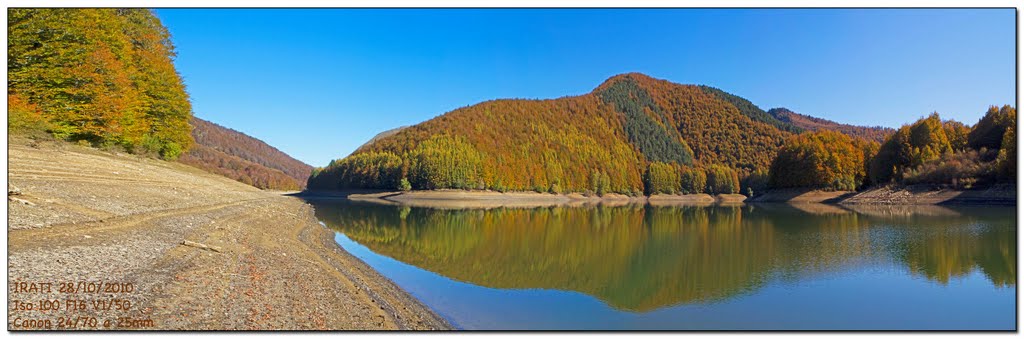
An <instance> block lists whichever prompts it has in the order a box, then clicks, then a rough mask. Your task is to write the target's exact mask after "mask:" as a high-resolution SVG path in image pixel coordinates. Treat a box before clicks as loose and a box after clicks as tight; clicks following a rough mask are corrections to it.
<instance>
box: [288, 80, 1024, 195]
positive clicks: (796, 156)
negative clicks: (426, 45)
mask: <svg viewBox="0 0 1024 339" xmlns="http://www.w3.org/2000/svg"><path fill="white" fill-rule="evenodd" d="M1015 122H1016V109H1015V108H1014V107H1012V106H1003V107H1001V108H1000V107H996V106H993V107H990V108H989V110H988V112H987V113H985V117H984V118H982V120H980V121H979V122H978V123H977V124H975V125H974V126H973V127H970V126H968V125H965V124H963V123H960V122H957V121H950V120H947V121H943V120H941V118H940V117H939V115H938V114H936V113H933V114H931V115H929V116H928V117H927V118H922V119H921V120H918V121H917V122H914V123H913V124H910V125H906V126H903V127H901V128H900V129H899V130H898V131H893V130H887V129H881V128H866V127H857V126H850V125H843V124H838V123H835V122H831V121H828V120H824V119H816V118H812V117H808V116H805V115H799V114H795V113H792V112H789V111H787V110H784V109H775V110H772V111H769V112H765V111H763V110H761V109H760V108H759V107H757V106H756V105H754V104H753V103H751V102H750V101H748V100H746V99H743V98H741V97H739V96H736V95H733V94H730V93H727V92H725V91H722V90H719V89H716V88H712V87H707V86H695V85H680V84H676V83H672V82H668V81H665V80H658V79H654V78H651V77H649V76H646V75H643V74H638V73H629V74H622V75H617V76H614V77H612V78H610V79H608V80H607V81H605V82H604V83H602V84H601V85H599V86H598V87H597V88H596V89H594V90H593V91H592V92H590V93H587V94H584V95H580V96H572V97H563V98H558V99H549V100H521V99H516V100H492V101H487V102H483V103H479V104H476V105H472V106H469V107H464V108H460V109H457V110H454V111H451V112H448V113H445V114H443V115H441V116H438V117H436V118H433V119H430V120H428V121H425V122H423V123H420V124H417V125H414V126H411V127H408V128H405V129H402V130H400V131H397V132H395V133H386V134H384V135H381V136H379V137H376V138H374V139H375V140H374V141H373V142H370V143H367V144H366V145H363V146H362V147H360V148H359V149H358V150H356V151H355V152H353V154H352V155H350V156H348V157H345V158H344V159H338V160H334V161H331V162H330V163H329V164H328V165H327V166H326V167H324V168H317V169H315V170H314V171H313V174H312V175H311V176H310V178H309V180H308V186H309V188H310V189H313V190H333V189H348V188H377V189H399V190H409V189H438V188H456V189H489V190H496V191H506V190H513V191H525V190H531V191H537V192H551V193H564V192H583V193H593V194H598V195H604V194H607V193H621V194H627V195H640V194H657V193H668V194H676V193H709V194H721V193H740V192H742V193H744V194H746V195H748V196H752V195H754V194H756V193H757V192H763V191H764V190H765V189H768V188H791V187H801V188H817V189H825V190H855V189H860V188H864V187H868V186H870V185H875V184H888V183H896V184H919V183H928V184H935V185H946V186H951V187H955V188H958V189H959V188H970V187H975V186H978V185H981V186H984V185H992V184H996V183H1001V182H1012V181H1013V180H1014V178H1015V175H1014V173H1015V172H1016V167H1015V164H1016V160H1015V159H1016V148H1015V147H1014V146H1015V145H1016V141H1015V135H1016V133H1015V132H1014V129H1013V127H1014V126H1015ZM879 140H881V141H883V142H881V143H880V142H878V141H879Z"/></svg>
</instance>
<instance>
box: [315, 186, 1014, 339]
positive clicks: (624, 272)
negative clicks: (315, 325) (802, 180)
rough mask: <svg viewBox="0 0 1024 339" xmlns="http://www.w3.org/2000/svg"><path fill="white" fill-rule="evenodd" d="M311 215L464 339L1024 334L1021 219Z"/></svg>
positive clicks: (765, 208) (561, 212) (712, 210)
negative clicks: (490, 336)
mask: <svg viewBox="0 0 1024 339" xmlns="http://www.w3.org/2000/svg"><path fill="white" fill-rule="evenodd" d="M311 203H313V204H314V205H315V207H316V215H317V217H318V218H319V219H320V220H321V221H322V222H324V223H325V224H326V225H327V226H328V227H330V228H331V229H333V230H335V231H337V236H336V240H337V241H338V243H339V244H341V246H342V247H343V248H345V249H346V250H347V251H349V252H351V253H352V254H354V255H356V256H357V257H359V258H360V259H362V260H363V261H365V262H366V263H367V264H369V265H370V266H372V267H373V268H375V269H376V270H378V271H379V272H381V273H382V274H384V275H385V276H387V277H388V278H390V279H392V280H393V281H395V283H397V284H398V285H399V286H401V287H402V288H404V289H405V290H406V291H409V292H410V293H411V294H413V295H414V296H415V297H417V298H419V299H420V300H421V301H423V302H424V303H425V304H426V305H428V306H430V307H431V308H432V309H434V310H435V311H436V312H438V313H439V314H440V315H442V316H444V317H445V318H447V319H448V320H449V322H451V323H452V324H453V325H455V326H457V327H459V328H464V329H996V330H1013V329H1015V328H1016V325H1015V319H1016V304H1015V302H1016V282H1017V281H1016V276H1017V272H1016V264H1017V251H1016V238H1017V232H1016V216H1015V214H1014V209H1013V208H1001V207H984V208H977V207H975V208H950V207H938V206H918V207H913V206H866V207H853V208H852V210H849V209H844V208H840V207H835V206H826V205H803V206H799V205H782V204H779V205H747V206H734V207H652V206H625V207H552V208H535V209H512V208H498V209H490V210H476V209H464V210H444V209H430V208H416V207H401V206H386V205H377V204H370V203H356V202H348V201H312V202H311Z"/></svg>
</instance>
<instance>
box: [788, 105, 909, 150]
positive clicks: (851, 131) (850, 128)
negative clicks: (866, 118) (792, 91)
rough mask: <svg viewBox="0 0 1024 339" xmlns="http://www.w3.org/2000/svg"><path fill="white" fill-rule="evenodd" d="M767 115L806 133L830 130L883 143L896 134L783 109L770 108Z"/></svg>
mask: <svg viewBox="0 0 1024 339" xmlns="http://www.w3.org/2000/svg"><path fill="white" fill-rule="evenodd" d="M768 114H769V115H771V116H772V117H774V118H775V119H778V120H779V121H781V122H784V123H786V124H789V125H792V126H795V127H798V128H800V129H803V130H808V131H815V132H816V131H821V130H831V131H836V132H839V133H843V134H846V135H849V136H853V137H861V138H864V139H868V140H873V141H877V142H882V141H885V138H886V137H888V136H889V135H892V134H893V133H895V132H896V130H895V129H892V128H888V127H880V126H875V127H865V126H854V125H848V124H842V123H838V122H835V121H832V120H826V119H822V118H815V117H812V116H809V115H805V114H800V113H796V112H793V111H790V110H789V109H786V108H784V107H778V108H772V109H770V110H768Z"/></svg>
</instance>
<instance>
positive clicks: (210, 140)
mask: <svg viewBox="0 0 1024 339" xmlns="http://www.w3.org/2000/svg"><path fill="white" fill-rule="evenodd" d="M191 124H192V125H193V126H195V128H194V129H193V130H192V136H193V138H195V141H196V144H195V146H193V147H192V149H190V150H189V151H188V152H187V153H185V155H183V156H182V157H181V158H180V160H181V162H183V163H186V164H189V165H192V166H195V167H199V168H202V169H205V170H207V171H209V172H213V173H217V174H220V175H223V176H226V177H228V178H232V179H235V180H238V181H241V182H244V183H246V184H250V185H253V186H256V187H258V188H261V189H274V190H298V189H302V188H305V187H306V179H307V178H309V175H310V173H312V171H313V167H312V166H309V165H306V164H305V163H302V162H301V161H298V160H295V158H292V157H291V156H289V155H287V154H285V153H284V152H281V151H279V150H278V149H277V148H274V147H273V146H270V145H268V144H267V143H265V142H263V141H261V140H259V139H256V138H253V137H251V136H248V135H246V134H245V133H242V132H238V131H235V130H233V129H230V128H227V127H223V126H220V125H218V124H215V123H212V122H209V121H206V120H203V119H199V118H196V117H193V118H192V121H191Z"/></svg>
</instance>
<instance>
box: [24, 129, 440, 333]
mask: <svg viewBox="0 0 1024 339" xmlns="http://www.w3.org/2000/svg"><path fill="white" fill-rule="evenodd" d="M8 151H9V154H8V163H9V169H8V180H9V187H8V190H9V192H8V204H7V206H8V211H9V213H8V220H7V221H8V247H7V251H8V252H7V255H8V266H7V270H8V286H9V291H8V296H9V300H10V303H11V305H9V307H8V310H9V313H8V319H7V321H8V322H7V324H8V325H7V328H8V330H31V329H46V326H49V329H53V330H61V329H72V330H83V329H84V330H90V329H99V330H104V329H141V330H162V329H168V330H377V329H382V330H405V329H416V330H419V329H449V328H451V327H450V325H449V324H448V323H447V322H446V321H445V320H443V319H442V318H441V317H438V316H437V315H435V314H434V313H433V312H431V311H430V310H429V309H428V308H427V307H426V306H424V305H423V304H421V303H419V302H418V301H417V300H415V299H414V298H413V297H411V296H409V295H408V294H407V293H405V292H404V291H402V290H401V289H400V288H398V287H397V286H396V285H395V284H394V283H392V282H391V281H390V280H388V279H387V278H385V277H383V276H381V275H380V274H378V273H377V272H375V271H374V270H373V269H371V268H370V267H369V266H367V265H365V264H364V263H363V262H361V261H360V260H358V259H357V258H355V257H353V256H351V255H350V254H348V253H346V252H344V251H343V250H342V249H341V248H339V247H338V246H337V244H335V243H334V240H333V237H334V233H333V232H331V231H330V230H327V229H326V228H324V227H323V226H321V225H320V224H319V223H318V221H317V220H316V219H315V218H314V216H313V210H312V208H311V207H310V206H309V205H307V204H306V203H304V202H303V201H301V200H299V199H296V198H293V197H288V196H284V195H282V194H281V193H280V192H264V191H260V190H257V189H255V188H252V187H249V186H246V185H243V184H241V183H238V182H235V181H232V180H230V179H227V178H223V177H220V176H217V175H213V174H209V173H206V172H203V171H201V170H199V169H195V168H192V167H189V166H186V165H183V164H178V163H172V162H166V161H159V160H153V159H145V158H140V157H136V156H133V155H126V154H114V153H107V152H103V151H99V150H94V149H89V148H85V147H79V146H76V145H70V144H64V143H52V142H44V143H35V142H31V141H27V140H16V139H11V140H10V146H9V148H8ZM11 191H13V192H11ZM97 289H98V291H97ZM129 289H130V291H129ZM16 301H17V302H16ZM53 301H59V306H58V308H57V309H55V310H47V308H54V307H53V306H54V303H53ZM18 303H20V304H18ZM82 305H84V307H82ZM126 305H127V307H125V306H126ZM19 306H20V307H19Z"/></svg>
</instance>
